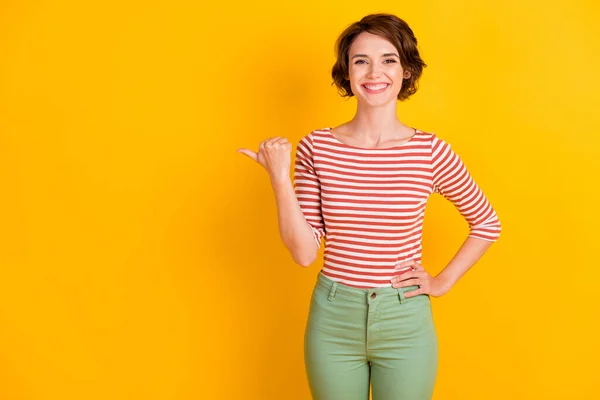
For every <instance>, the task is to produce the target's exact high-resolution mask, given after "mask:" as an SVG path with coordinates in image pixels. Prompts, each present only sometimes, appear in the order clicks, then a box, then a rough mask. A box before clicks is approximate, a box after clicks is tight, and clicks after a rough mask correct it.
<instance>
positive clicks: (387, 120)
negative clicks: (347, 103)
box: [350, 102, 404, 144]
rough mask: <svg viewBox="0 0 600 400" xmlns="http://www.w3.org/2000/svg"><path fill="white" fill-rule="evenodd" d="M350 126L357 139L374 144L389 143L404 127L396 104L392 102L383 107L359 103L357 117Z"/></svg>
mask: <svg viewBox="0 0 600 400" xmlns="http://www.w3.org/2000/svg"><path fill="white" fill-rule="evenodd" d="M350 125H351V126H352V131H354V133H355V134H356V137H357V138H360V139H362V140H364V141H365V142H366V143H374V144H376V143H379V142H385V141H387V140H388V139H389V138H392V137H393V136H394V133H395V132H398V130H400V129H402V128H403V127H404V124H403V123H402V122H400V120H399V119H398V116H397V114H396V102H390V103H388V104H385V105H383V106H381V107H371V106H369V105H361V104H360V103H359V104H358V106H357V110H356V115H355V116H354V118H353V119H352V120H351V121H350Z"/></svg>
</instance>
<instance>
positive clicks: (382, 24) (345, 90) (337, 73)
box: [331, 14, 427, 100]
mask: <svg viewBox="0 0 600 400" xmlns="http://www.w3.org/2000/svg"><path fill="white" fill-rule="evenodd" d="M362 32H369V33H371V34H374V35H378V36H381V37H383V38H385V39H387V40H389V41H390V42H391V43H392V44H393V45H394V47H396V49H397V50H398V55H399V56H400V64H401V65H402V68H404V70H407V71H410V78H408V79H404V80H403V81H402V87H401V88H400V93H398V100H406V99H408V98H409V97H410V96H411V95H413V94H415V92H416V91H417V89H418V87H417V81H418V80H419V78H420V77H421V74H422V73H423V68H424V67H426V66H427V65H426V64H425V63H424V62H423V60H422V59H421V57H420V56H419V51H418V50H417V38H416V37H415V35H414V33H413V31H412V29H410V27H409V26H408V24H407V23H406V22H405V21H404V20H402V19H400V18H398V17H397V16H395V15H393V14H370V15H367V16H365V17H364V18H362V19H361V20H360V21H358V22H354V23H353V24H351V25H350V26H349V27H347V28H346V29H345V30H344V32H342V34H341V35H340V36H339V37H338V39H337V41H336V43H335V54H336V62H335V64H334V65H333V68H332V69H331V77H332V78H333V82H332V85H333V84H335V85H336V86H337V88H338V93H339V94H340V96H342V97H352V96H354V93H352V89H351V88H350V81H349V80H348V79H347V78H346V77H347V76H348V71H349V66H348V51H349V50H350V45H351V44H352V42H353V41H354V39H355V38H356V37H357V36H358V35H359V34H360V33H362Z"/></svg>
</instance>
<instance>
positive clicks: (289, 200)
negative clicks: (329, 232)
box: [237, 135, 324, 267]
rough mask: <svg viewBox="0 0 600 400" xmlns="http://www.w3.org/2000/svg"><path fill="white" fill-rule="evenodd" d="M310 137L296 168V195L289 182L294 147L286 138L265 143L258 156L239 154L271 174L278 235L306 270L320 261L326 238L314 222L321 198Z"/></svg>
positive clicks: (245, 151) (304, 142)
mask: <svg viewBox="0 0 600 400" xmlns="http://www.w3.org/2000/svg"><path fill="white" fill-rule="evenodd" d="M308 136H310V135H308ZM308 136H307V137H305V138H304V139H302V140H301V142H300V144H299V146H298V155H297V160H296V165H295V167H294V171H295V172H294V174H295V176H296V177H297V181H298V187H297V189H296V191H294V187H293V186H292V182H291V180H290V164H291V160H290V152H291V149H292V145H291V144H290V143H288V141H287V139H286V138H281V137H279V136H276V137H273V138H269V139H266V140H263V141H262V142H261V143H260V145H259V150H258V153H256V152H254V151H252V150H250V149H246V148H241V149H238V150H237V151H238V152H239V153H242V154H245V155H246V156H248V157H250V158H251V159H253V160H254V161H256V162H258V163H259V164H260V165H261V166H263V167H264V168H265V169H266V170H267V172H268V173H269V177H270V178H271V185H272V186H273V192H274V193H275V200H276V203H277V215H278V222H279V234H280V236H281V239H282V240H283V243H284V245H285V247H286V248H287V249H288V250H289V251H290V253H291V254H292V258H293V259H294V261H295V262H296V263H298V264H300V265H302V266H305V267H307V266H309V265H310V264H312V263H313V262H314V261H315V259H316V258H317V251H318V249H319V246H320V238H321V236H322V235H323V234H324V228H323V227H322V226H319V223H318V222H317V221H316V220H315V217H316V214H315V210H316V208H315V207H314V204H315V201H317V200H318V204H319V206H318V211H319V215H320V210H321V208H320V194H319V192H318V191H315V182H316V184H317V185H318V180H317V179H316V176H314V175H313V171H312V154H311V153H312V139H311V140H309V138H308ZM317 187H318V186H317ZM305 215H306V217H305ZM313 225H314V226H313ZM315 239H316V243H315Z"/></svg>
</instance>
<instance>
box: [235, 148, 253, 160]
mask: <svg viewBox="0 0 600 400" xmlns="http://www.w3.org/2000/svg"><path fill="white" fill-rule="evenodd" d="M237 151H238V153H242V154H245V155H247V156H248V157H250V158H251V159H253V160H254V161H256V160H257V156H256V153H255V152H253V151H252V150H248V149H238V150H237Z"/></svg>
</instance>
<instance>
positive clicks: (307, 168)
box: [294, 132, 325, 248]
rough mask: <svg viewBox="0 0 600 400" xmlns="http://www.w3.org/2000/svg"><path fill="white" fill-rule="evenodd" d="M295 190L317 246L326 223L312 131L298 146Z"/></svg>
mask: <svg viewBox="0 0 600 400" xmlns="http://www.w3.org/2000/svg"><path fill="white" fill-rule="evenodd" d="M294 190H295V192H296V197H297V199H298V203H299V204H300V208H301V209H302V212H303V213H304V217H305V218H306V221H307V222H308V224H309V225H310V227H311V228H312V231H313V235H314V237H315V240H316V242H317V246H318V247H319V248H320V247H321V238H322V237H323V236H325V223H324V221H323V215H322V213H321V184H320V182H319V178H318V177H317V174H316V173H315V170H314V164H313V136H312V132H311V133H309V134H308V135H306V136H305V137H303V138H302V139H301V140H300V142H299V143H298V146H296V157H295V162H294Z"/></svg>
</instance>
